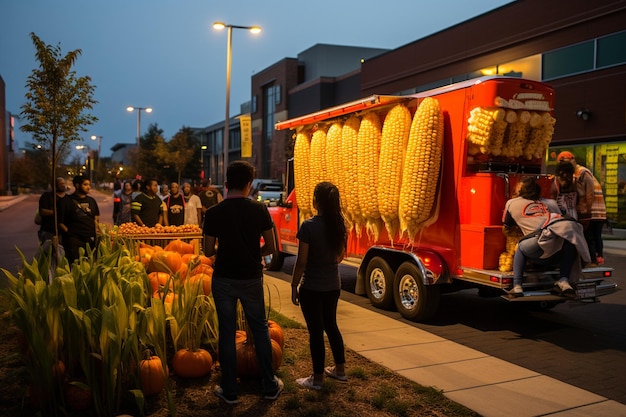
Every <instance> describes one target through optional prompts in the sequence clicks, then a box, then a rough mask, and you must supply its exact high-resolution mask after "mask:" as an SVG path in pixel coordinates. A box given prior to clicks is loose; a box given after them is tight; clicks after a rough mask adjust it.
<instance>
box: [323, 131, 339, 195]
mask: <svg viewBox="0 0 626 417" xmlns="http://www.w3.org/2000/svg"><path fill="white" fill-rule="evenodd" d="M340 146H341V123H340V122H334V123H333V124H332V125H330V127H329V128H328V132H327V133H326V169H327V170H328V173H327V176H326V177H327V179H328V181H330V182H332V183H333V184H335V185H336V186H337V188H338V189H339V195H341V194H342V193H343V184H340V181H339V173H340V172H341V158H339V149H340Z"/></svg>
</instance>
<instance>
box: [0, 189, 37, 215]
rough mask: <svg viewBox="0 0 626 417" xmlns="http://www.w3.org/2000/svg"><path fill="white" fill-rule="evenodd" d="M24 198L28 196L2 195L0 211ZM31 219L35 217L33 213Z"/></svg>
mask: <svg viewBox="0 0 626 417" xmlns="http://www.w3.org/2000/svg"><path fill="white" fill-rule="evenodd" d="M26 198H28V194H19V195H2V196H0V211H4V210H6V209H8V208H9V207H11V206H13V205H14V204H17V203H19V202H20V201H22V200H24V199H26ZM33 217H35V213H33Z"/></svg>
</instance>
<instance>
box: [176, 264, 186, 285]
mask: <svg viewBox="0 0 626 417" xmlns="http://www.w3.org/2000/svg"><path fill="white" fill-rule="evenodd" d="M188 272H189V267H188V266H187V264H186V263H182V264H180V268H178V271H176V273H177V274H178V278H179V279H180V283H181V284H184V283H185V279H186V278H187V273H188Z"/></svg>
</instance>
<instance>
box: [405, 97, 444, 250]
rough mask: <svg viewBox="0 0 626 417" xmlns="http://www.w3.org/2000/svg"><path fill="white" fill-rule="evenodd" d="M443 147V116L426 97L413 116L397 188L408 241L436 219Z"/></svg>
mask: <svg viewBox="0 0 626 417" xmlns="http://www.w3.org/2000/svg"><path fill="white" fill-rule="evenodd" d="M442 147H443V114H442V111H441V108H440V106H439V102H438V101H437V100H436V99H434V98H432V97H426V98H425V99H424V100H423V101H422V103H421V104H420V105H419V107H418V108H417V111H416V112H415V115H414V116H413V121H412V123H411V130H410V133H409V140H408V145H407V151H406V155H405V158H404V169H403V172H402V186H401V187H400V205H399V218H400V230H401V231H402V233H405V232H406V233H408V237H409V240H410V241H413V238H414V237H415V234H416V233H417V232H418V231H419V229H420V228H422V227H424V226H426V223H429V222H431V221H433V220H434V218H435V217H436V215H435V213H436V211H437V206H436V205H435V201H436V197H437V195H436V194H437V188H438V183H439V169H440V167H441V149H442Z"/></svg>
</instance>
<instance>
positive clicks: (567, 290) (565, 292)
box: [554, 278, 576, 298]
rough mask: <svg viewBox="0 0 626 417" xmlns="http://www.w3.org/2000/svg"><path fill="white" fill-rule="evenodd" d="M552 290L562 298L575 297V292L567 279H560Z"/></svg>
mask: <svg viewBox="0 0 626 417" xmlns="http://www.w3.org/2000/svg"><path fill="white" fill-rule="evenodd" d="M554 288H555V291H556V293H557V294H560V295H562V296H564V297H568V298H573V297H575V296H576V291H574V289H573V288H572V286H571V285H570V284H569V281H568V279H567V278H561V279H560V280H558V281H557V282H555V283H554Z"/></svg>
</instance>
